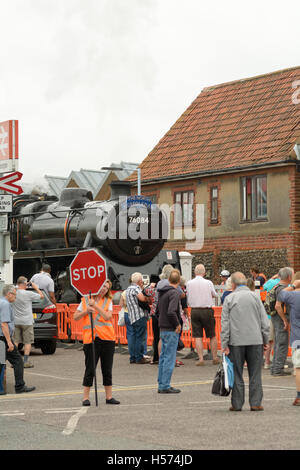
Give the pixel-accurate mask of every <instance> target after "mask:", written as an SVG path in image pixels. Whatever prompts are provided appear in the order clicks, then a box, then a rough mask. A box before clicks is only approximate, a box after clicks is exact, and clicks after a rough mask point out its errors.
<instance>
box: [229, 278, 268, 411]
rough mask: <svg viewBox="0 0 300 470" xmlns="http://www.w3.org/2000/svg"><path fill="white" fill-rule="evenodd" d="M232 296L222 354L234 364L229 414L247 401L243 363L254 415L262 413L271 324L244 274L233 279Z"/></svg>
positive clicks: (239, 409) (230, 296)
mask: <svg viewBox="0 0 300 470" xmlns="http://www.w3.org/2000/svg"><path fill="white" fill-rule="evenodd" d="M231 282H232V287H233V292H232V294H231V295H229V296H227V297H226V299H225V301H224V305H223V310H222V318H221V328H222V331H221V343H222V351H223V352H224V353H225V354H227V355H228V354H229V358H230V360H231V361H232V362H233V364H234V386H233V389H232V395H231V404H232V407H231V408H230V411H241V410H242V407H243V405H244V401H245V385H244V380H243V369H244V363H245V361H246V362H247V367H248V374H249V403H250V409H251V411H263V407H262V406H261V402H262V397H263V390H262V381H261V367H262V363H263V350H264V349H265V350H266V349H267V346H268V342H269V322H268V317H267V314H266V311H265V309H264V306H263V304H262V302H261V300H260V299H259V298H258V297H257V296H256V295H255V293H254V292H252V291H251V290H250V289H249V288H248V287H247V286H246V277H245V276H244V274H243V273H240V272H235V273H233V274H232V276H231Z"/></svg>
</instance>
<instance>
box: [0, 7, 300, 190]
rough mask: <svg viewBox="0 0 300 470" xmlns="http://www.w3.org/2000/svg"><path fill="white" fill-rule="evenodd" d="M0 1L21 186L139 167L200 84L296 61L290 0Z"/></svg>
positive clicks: (0, 100)
mask: <svg viewBox="0 0 300 470" xmlns="http://www.w3.org/2000/svg"><path fill="white" fill-rule="evenodd" d="M0 6H1V8H0V12H1V16H0V20H1V27H0V41H1V62H0V63H1V68H0V70H1V72H0V122H1V121H6V120H8V119H18V120H19V149H20V150H19V153H20V166H19V169H20V171H22V172H23V173H24V177H23V180H24V181H25V182H36V181H40V178H41V177H42V176H44V175H45V174H47V175H53V176H68V175H69V173H70V172H71V171H72V170H79V169H80V168H86V169H100V167H101V166H104V165H110V163H112V162H115V163H118V162H120V160H123V161H130V162H141V161H142V160H143V159H144V158H145V157H146V156H147V154H148V153H149V152H150V151H151V150H152V148H153V147H154V146H155V145H156V144H157V142H158V141H159V139H160V138H161V137H162V136H163V135H164V134H165V133H166V132H167V130H168V129H169V128H170V127H171V126H172V125H173V124H174V123H175V121H176V120H177V119H178V117H179V116H180V115H181V114H182V113H183V112H184V111H185V109H186V108H187V107H188V106H189V105H190V103H191V102H192V101H193V100H194V99H195V98H196V97H197V95H198V94H199V93H200V92H201V90H202V88H204V87H205V86H209V85H215V84H218V83H223V82H227V81H231V80H236V79H240V78H245V77H250V76H254V75H259V74H262V73H268V72H271V71H274V70H279V69H282V68H287V67H292V66H295V65H300V52H299V51H300V48H299V17H300V15H299V12H300V2H299V0H285V1H284V2H283V1H282V0H281V1H277V0H272V1H269V0H259V1H258V0H251V1H240V0H226V1H223V0H218V1H216V0H215V1H214V0H210V1H206V0H205V1H203V0H184V1H183V0H182V1H179V0H9V1H7V0H0ZM299 80H300V76H299Z"/></svg>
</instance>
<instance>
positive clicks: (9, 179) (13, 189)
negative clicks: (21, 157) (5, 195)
mask: <svg viewBox="0 0 300 470" xmlns="http://www.w3.org/2000/svg"><path fill="white" fill-rule="evenodd" d="M22 176H23V173H20V172H19V171H15V172H14V173H10V174H9V175H5V176H2V178H0V189H4V191H8V192H9V193H13V194H22V192H23V189H22V188H21V186H18V185H17V184H13V183H14V182H15V181H19V180H20V179H21V178H22Z"/></svg>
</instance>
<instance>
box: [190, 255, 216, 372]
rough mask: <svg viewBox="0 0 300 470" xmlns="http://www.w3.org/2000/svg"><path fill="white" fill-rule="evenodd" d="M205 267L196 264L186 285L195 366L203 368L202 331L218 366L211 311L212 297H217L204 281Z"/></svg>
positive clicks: (206, 281)
mask: <svg viewBox="0 0 300 470" xmlns="http://www.w3.org/2000/svg"><path fill="white" fill-rule="evenodd" d="M204 276H205V267H204V266H203V264H198V265H197V266H196V267H195V278H194V279H192V280H191V281H188V283H187V285H186V290H187V299H188V305H189V306H190V307H191V308H192V310H191V320H192V335H193V338H195V344H196V350H197V353H198V356H199V361H198V362H196V365H197V366H204V364H205V363H204V358H203V343H202V338H203V329H204V330H205V335H206V337H207V338H209V339H210V348H211V353H212V356H213V364H219V362H220V360H219V358H218V356H217V353H218V343H217V338H216V333H215V317H214V311H213V308H212V306H213V302H214V300H213V299H214V297H218V294H217V293H216V291H215V288H214V285H213V283H212V282H211V281H209V280H208V279H204Z"/></svg>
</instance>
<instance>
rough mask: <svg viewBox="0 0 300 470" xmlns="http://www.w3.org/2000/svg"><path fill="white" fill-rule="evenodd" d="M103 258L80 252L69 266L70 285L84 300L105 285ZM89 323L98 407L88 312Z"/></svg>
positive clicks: (94, 254)
mask: <svg viewBox="0 0 300 470" xmlns="http://www.w3.org/2000/svg"><path fill="white" fill-rule="evenodd" d="M106 273H107V269H106V261H105V258H102V256H100V255H99V253H98V252H97V251H96V250H94V249H90V250H82V251H79V252H78V253H77V255H76V256H75V258H74V259H73V261H72V263H71V264H70V279H71V285H72V286H73V287H74V289H76V290H77V292H79V294H80V295H81V296H83V297H85V299H86V304H87V305H88V299H89V298H91V296H92V295H97V294H98V293H99V291H100V289H101V287H102V286H103V284H104V283H105V281H106V279H107V276H106ZM90 322H91V330H92V348H93V367H94V377H95V401H96V406H98V394H97V377H96V359H95V340H94V321H93V314H92V313H91V312H90Z"/></svg>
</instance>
